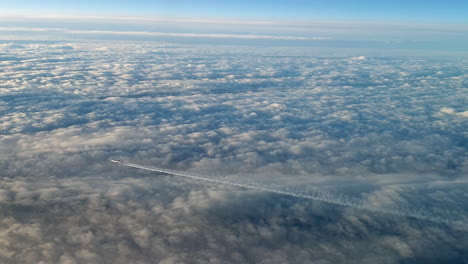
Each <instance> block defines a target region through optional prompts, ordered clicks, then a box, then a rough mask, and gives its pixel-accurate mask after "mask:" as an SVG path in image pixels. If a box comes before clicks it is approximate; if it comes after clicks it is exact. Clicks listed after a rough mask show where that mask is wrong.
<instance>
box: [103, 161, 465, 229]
mask: <svg viewBox="0 0 468 264" xmlns="http://www.w3.org/2000/svg"><path fill="white" fill-rule="evenodd" d="M111 161H112V162H114V163H117V164H121V165H123V166H127V167H132V168H137V169H142V170H148V171H154V172H160V173H165V174H170V175H174V176H181V177H185V178H190V179H195V180H200V181H206V182H211V183H216V184H223V185H230V186H235V187H240V188H245V189H251V190H258V191H265V192H271V193H277V194H282V195H288V196H292V197H297V198H303V199H308V200H314V201H319V202H324V203H328V204H333V205H339V206H345V207H351V208H355V209H359V210H366V211H370V212H376V213H383V214H390V215H395V216H401V217H409V218H415V219H420V220H426V221H430V222H434V223H441V224H448V225H457V226H459V227H461V226H463V227H465V224H464V222H462V221H452V220H449V218H448V217H441V216H433V215H429V214H427V213H425V212H424V211H418V210H414V209H409V208H398V209H388V208H378V207H374V206H368V205H365V204H363V203H360V202H358V201H356V200H351V199H347V198H344V197H339V196H336V195H333V194H328V193H311V192H303V191H298V190H293V191H291V190H288V189H287V188H286V189H285V188H283V187H281V186H276V185H263V184H255V183H251V182H246V183H242V182H233V181H228V180H222V179H216V178H210V177H207V176H203V175H199V174H195V173H189V172H184V171H176V170H169V169H163V168H157V167H152V166H145V165H139V164H134V163H130V162H124V161H122V160H111Z"/></svg>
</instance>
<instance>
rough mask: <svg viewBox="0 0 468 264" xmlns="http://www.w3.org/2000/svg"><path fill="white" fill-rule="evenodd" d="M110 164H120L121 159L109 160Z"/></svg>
mask: <svg viewBox="0 0 468 264" xmlns="http://www.w3.org/2000/svg"><path fill="white" fill-rule="evenodd" d="M111 162H114V163H122V162H123V160H121V159H111Z"/></svg>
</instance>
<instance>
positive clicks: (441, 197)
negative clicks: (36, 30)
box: [0, 41, 468, 263]
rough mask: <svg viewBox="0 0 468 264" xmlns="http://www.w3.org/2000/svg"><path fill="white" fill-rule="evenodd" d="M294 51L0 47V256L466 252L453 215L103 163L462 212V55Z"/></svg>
mask: <svg viewBox="0 0 468 264" xmlns="http://www.w3.org/2000/svg"><path fill="white" fill-rule="evenodd" d="M308 51H309V49H307V48H304V49H300V50H298V49H295V50H291V49H290V48H281V47H270V48H265V47H261V48H255V47H245V46H215V47H214V46H205V45H198V46H197V45H183V44H170V43H159V42H132V41H129V42H111V43H109V42H96V41H66V42H50V41H22V42H20V41H16V42H12V43H4V44H0V133H1V134H0V149H1V156H0V169H1V170H0V171H1V174H0V176H1V178H0V185H1V188H0V213H1V221H0V248H1V250H0V260H1V262H2V263H18V262H21V263H41V261H42V262H43V263H154V262H159V263H210V262H211V263H375V262H380V263H383V262H385V263H402V262H403V263H405V262H408V263H418V262H421V263H430V262H433V263H440V262H451V263H464V262H466V261H467V258H466V256H467V254H468V253H467V252H466V248H468V247H467V246H468V245H467V243H468V240H467V239H466V237H468V236H467V230H466V229H465V228H464V227H463V226H458V225H445V224H437V223H432V222H425V221H421V220H417V219H412V218H405V217H397V216H392V215H385V214H380V213H372V212H368V211H365V210H364V211H362V210H361V211H360V210H356V209H352V208H342V207H337V206H332V205H327V204H322V203H318V202H310V201H303V200H300V199H295V198H288V197H281V196H279V195H274V194H266V193H261V192H254V191H247V190H240V189H236V188H231V187H225V186H217V185H212V184H207V185H205V184H201V183H198V182H196V181H190V180H185V179H177V178H173V177H170V176H162V175H158V174H156V173H149V172H143V171H138V170H132V169H123V168H120V167H115V166H112V165H111V164H109V162H108V160H109V159H110V158H112V157H118V156H121V157H124V158H127V159H129V160H132V161H135V162H137V163H141V164H146V165H154V166H158V167H165V168H171V169H177V170H186V171H191V172H196V173H200V174H204V175H209V176H211V177H219V178H226V179H229V180H242V181H245V180H250V181H256V182H259V183H262V184H276V185H281V186H285V187H288V188H298V189H301V190H303V191H306V192H307V191H320V192H323V193H330V194H333V195H339V196H341V197H343V199H358V200H359V201H361V202H363V203H366V204H368V205H371V206H374V207H381V208H389V209H395V208H400V209H401V210H413V211H420V212H421V213H424V214H428V215H431V216H438V217H441V218H444V219H448V220H452V221H463V220H466V217H467V215H468V208H467V207H466V204H467V203H466V202H467V200H468V196H467V195H466V193H465V190H466V187H467V183H468V179H467V172H468V160H467V158H466V157H467V155H466V154H467V153H466V150H467V145H466V137H467V132H466V127H467V122H468V119H467V117H466V114H465V113H466V111H467V109H466V105H467V104H466V98H468V95H467V90H466V85H467V83H466V79H467V77H468V73H467V72H466V64H467V62H466V61H463V60H453V61H443V60H434V59H421V58H418V59H411V58H398V57H373V56H369V55H368V54H355V55H354V56H349V57H339V56H335V57H317V56H308V55H307V52H308ZM300 54H302V55H300ZM304 54H306V55H304ZM298 55H299V56H298Z"/></svg>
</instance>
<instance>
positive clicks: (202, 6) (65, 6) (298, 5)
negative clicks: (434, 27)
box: [0, 0, 468, 24]
mask: <svg viewBox="0 0 468 264" xmlns="http://www.w3.org/2000/svg"><path fill="white" fill-rule="evenodd" d="M0 5H1V6H2V10H3V11H2V13H9V12H11V13H20V14H21V13H27V14H37V13H38V12H40V14H41V15H44V14H47V13H53V14H76V15H107V16H137V17H141V16H147V17H155V16H162V17H192V18H200V17H204V18H206V17H211V18H218V19H219V18H230V19H233V18H234V19H286V20H358V21H387V22H396V21H401V22H419V23H449V24H452V23H461V24H466V23H467V22H468V18H467V17H466V10H467V9H468V3H467V2H466V1H463V0H450V1H437V0H430V1H421V0H415V1H403V0H395V1H370V0H357V1H346V0H332V1H306V0H291V1H283V0H273V1H265V0H260V1H247V0H239V1H215V0H201V1H189V0H183V1H161V0H157V1H149V0H135V1H122V0H115V1H114V0H113V1H107V0H97V1H66V2H65V1H58V0H46V1H36V0H21V1H0Z"/></svg>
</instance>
